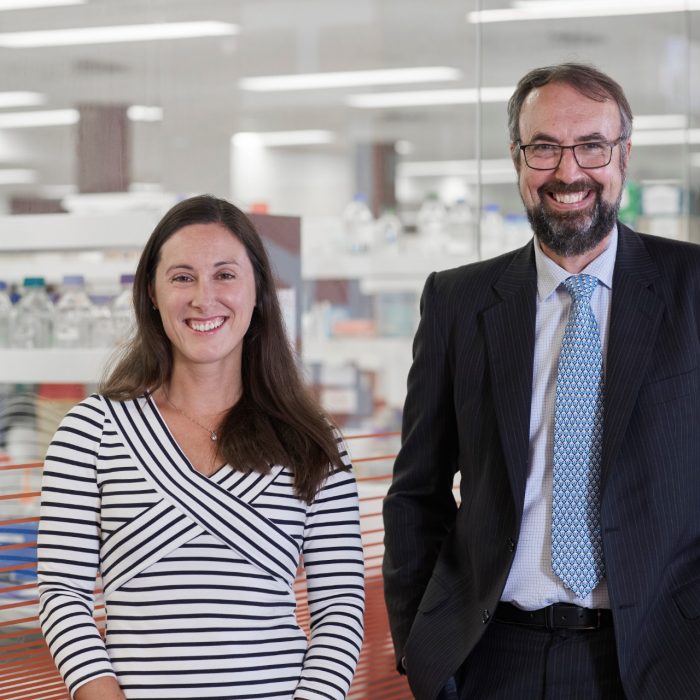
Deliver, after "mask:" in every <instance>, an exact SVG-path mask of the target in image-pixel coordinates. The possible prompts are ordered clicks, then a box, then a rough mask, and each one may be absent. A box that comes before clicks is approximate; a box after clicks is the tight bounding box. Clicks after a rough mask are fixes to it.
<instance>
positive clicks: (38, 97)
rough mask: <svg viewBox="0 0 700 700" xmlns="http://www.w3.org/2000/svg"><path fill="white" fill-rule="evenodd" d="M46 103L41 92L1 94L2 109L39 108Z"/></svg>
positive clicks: (0, 107)
mask: <svg viewBox="0 0 700 700" xmlns="http://www.w3.org/2000/svg"><path fill="white" fill-rule="evenodd" d="M45 102H46V95H42V94H41V93H40V92H26V91H25V92H19V91H16V92H0V109H8V108H14V107H37V106H39V105H43V104H44V103H45Z"/></svg>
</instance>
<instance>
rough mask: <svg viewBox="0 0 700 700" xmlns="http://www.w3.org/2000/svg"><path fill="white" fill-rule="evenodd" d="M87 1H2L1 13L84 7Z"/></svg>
mask: <svg viewBox="0 0 700 700" xmlns="http://www.w3.org/2000/svg"><path fill="white" fill-rule="evenodd" d="M84 4H85V0H0V12H3V11H4V10H29V9H34V8H35V7H60V6H62V5H84Z"/></svg>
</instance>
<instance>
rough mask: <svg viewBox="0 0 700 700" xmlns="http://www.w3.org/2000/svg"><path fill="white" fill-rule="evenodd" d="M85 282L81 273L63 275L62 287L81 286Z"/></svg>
mask: <svg viewBox="0 0 700 700" xmlns="http://www.w3.org/2000/svg"><path fill="white" fill-rule="evenodd" d="M84 284H85V278H84V277H83V276H82V275H64V276H63V286H64V287H82V286H83V285H84Z"/></svg>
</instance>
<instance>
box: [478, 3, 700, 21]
mask: <svg viewBox="0 0 700 700" xmlns="http://www.w3.org/2000/svg"><path fill="white" fill-rule="evenodd" d="M694 10H700V0H549V1H545V2H543V1H542V0H529V1H528V0H523V1H521V2H517V1H516V2H513V3H512V6H511V7H507V8H500V9H496V10H478V11H476V12H469V13H468V14H467V19H468V20H469V22H471V23H472V24H481V23H486V22H521V21H525V20H537V19H574V18H581V17H621V16H624V15H649V14H660V13H669V12H687V11H694Z"/></svg>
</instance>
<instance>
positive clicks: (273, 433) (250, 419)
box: [100, 195, 344, 503]
mask: <svg viewBox="0 0 700 700" xmlns="http://www.w3.org/2000/svg"><path fill="white" fill-rule="evenodd" d="M204 223H216V224H221V225H223V226H225V227H226V228H227V229H228V230H229V231H230V232H231V235H233V236H235V237H236V238H237V239H238V240H239V241H241V243H242V244H243V245H244V246H245V249H246V251H247V253H248V257H249V258H250V262H251V263H252V265H253V271H254V275H255V293H256V303H255V309H254V311H253V317H252V320H251V323H250V327H249V329H248V332H247V333H246V336H245V338H244V341H243V358H242V375H243V376H242V381H243V393H242V396H241V398H240V399H239V401H238V402H237V403H236V405H235V406H233V408H231V410H230V411H229V412H228V414H227V415H226V416H225V418H224V420H223V422H222V425H221V428H220V438H219V454H220V456H221V457H222V458H223V459H225V460H226V462H227V464H229V465H230V466H231V467H232V468H233V469H236V470H240V471H248V470H253V471H257V472H263V473H264V472H267V471H269V469H270V467H271V466H272V465H274V464H282V465H285V466H288V467H289V468H290V469H291V470H292V472H293V473H294V490H295V493H296V495H297V497H298V498H299V499H300V500H304V501H306V502H307V503H310V502H311V501H312V500H313V498H314V496H315V495H316V493H317V492H318V490H319V488H320V487H321V485H322V484H323V481H324V480H325V478H326V477H327V476H328V474H329V473H330V472H331V471H332V470H333V469H335V468H338V469H343V468H344V466H343V463H342V460H341V458H340V454H339V451H338V443H337V439H336V436H335V433H334V430H333V427H332V425H331V424H330V423H329V421H328V419H327V418H326V417H325V416H324V414H323V412H322V411H321V409H320V407H319V406H318V405H317V403H316V401H315V400H314V399H313V398H312V397H311V395H310V394H309V392H308V390H307V389H306V387H305V386H304V383H303V381H302V379H301V376H300V373H299V370H298V368H297V365H296V362H295V360H294V357H293V355H292V351H291V348H290V345H289V341H288V339H287V336H286V333H285V330H284V324H283V321H282V313H281V311H280V307H279V302H278V300H277V294H276V293H275V287H274V280H273V275H272V270H271V267H270V261H269V259H268V256H267V252H266V251H265V247H264V245H263V243H262V240H261V239H260V236H259V235H258V233H257V231H256V230H255V227H254V226H253V224H252V223H251V221H250V220H249V219H248V217H247V216H246V215H245V214H244V213H243V212H242V211H241V210H240V209H238V208H237V207H235V206H234V205H233V204H231V203H230V202H227V201H226V200H223V199H217V198H215V197H211V196H208V195H200V196H197V197H191V198H190V199H186V200H184V201H182V202H180V203H178V204H176V205H175V206H174V207H173V208H172V209H170V211H168V212H167V213H166V214H165V216H163V218H162V219H161V221H160V222H159V223H158V225H157V226H156V227H155V229H154V231H153V233H152V234H151V237H150V238H149V240H148V242H147V243H146V246H145V248H144V250H143V253H142V254H141V259H140V260H139V264H138V267H137V269H136V275H135V278H134V311H135V315H136V332H135V336H134V338H133V339H132V340H131V341H130V342H129V344H128V345H127V346H126V347H125V349H124V351H123V352H122V354H121V357H120V358H119V359H118V360H117V362H116V364H115V366H114V368H113V369H112V370H111V371H110V372H109V374H108V375H107V377H106V378H105V379H104V381H103V382H102V384H101V386H100V392H101V393H102V394H103V395H104V396H106V397H108V398H110V399H114V400H120V401H125V400H130V399H136V398H138V397H140V396H143V394H144V393H146V392H148V391H151V392H152V391H155V390H156V389H158V388H160V387H161V386H163V385H164V384H167V383H168V382H169V380H170V376H171V373H172V366H173V361H172V350H171V345H170V340H169V339H168V337H167V335H166V334H165V331H164V330H163V325H162V323H161V320H160V315H159V314H158V312H157V311H155V310H154V309H153V305H152V302H151V297H150V294H149V290H150V289H151V287H152V285H153V281H154V275H155V271H156V267H157V265H158V261H159V259H160V251H161V248H162V247H163V244H164V243H165V242H166V241H167V240H168V239H169V238H170V237H171V236H172V235H173V234H174V233H176V232H177V231H179V230H180V229H181V228H183V227H185V226H190V225H192V224H204Z"/></svg>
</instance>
